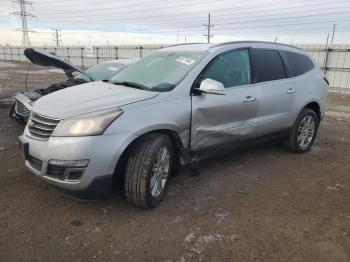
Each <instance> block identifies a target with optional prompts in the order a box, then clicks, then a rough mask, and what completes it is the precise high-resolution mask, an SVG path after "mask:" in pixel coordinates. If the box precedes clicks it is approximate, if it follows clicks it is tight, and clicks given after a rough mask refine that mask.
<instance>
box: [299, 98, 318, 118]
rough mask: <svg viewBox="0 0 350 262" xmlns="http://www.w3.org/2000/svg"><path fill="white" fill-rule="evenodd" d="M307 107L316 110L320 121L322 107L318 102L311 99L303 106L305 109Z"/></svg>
mask: <svg viewBox="0 0 350 262" xmlns="http://www.w3.org/2000/svg"><path fill="white" fill-rule="evenodd" d="M305 108H309V109H311V110H313V111H315V113H316V115H317V118H318V122H320V121H321V107H320V105H319V103H318V102H316V101H311V102H309V103H307V104H306V105H305V106H304V107H303V109H305Z"/></svg>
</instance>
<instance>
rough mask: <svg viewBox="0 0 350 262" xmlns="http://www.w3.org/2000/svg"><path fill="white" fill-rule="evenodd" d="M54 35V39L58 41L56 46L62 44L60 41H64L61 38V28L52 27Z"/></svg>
mask: <svg viewBox="0 0 350 262" xmlns="http://www.w3.org/2000/svg"><path fill="white" fill-rule="evenodd" d="M51 30H52V31H53V32H52V35H53V37H54V38H53V39H52V40H53V41H54V42H55V43H56V46H60V43H62V40H60V37H62V35H61V34H60V32H61V29H51Z"/></svg>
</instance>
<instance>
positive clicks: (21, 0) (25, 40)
mask: <svg viewBox="0 0 350 262" xmlns="http://www.w3.org/2000/svg"><path fill="white" fill-rule="evenodd" d="M12 3H15V4H19V6H20V9H21V10H20V11H19V12H18V11H17V12H13V13H10V15H11V14H12V15H13V16H15V17H16V18H19V17H20V18H21V21H22V28H21V29H16V31H21V32H22V46H23V47H29V46H31V44H30V39H29V34H28V32H34V31H33V30H30V29H29V28H28V18H29V19H31V18H33V17H35V15H33V14H31V13H28V12H27V10H26V6H27V5H30V6H32V2H30V1H26V0H12Z"/></svg>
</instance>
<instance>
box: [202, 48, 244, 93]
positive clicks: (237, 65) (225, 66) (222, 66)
mask: <svg viewBox="0 0 350 262" xmlns="http://www.w3.org/2000/svg"><path fill="white" fill-rule="evenodd" d="M207 78H210V79H213V80H216V81H218V82H220V83H222V84H223V85H224V87H225V88H226V87H234V86H240V85H247V84H250V57H249V51H248V50H246V49H242V50H234V51H231V52H227V53H224V54H221V55H219V56H217V57H216V58H215V59H214V60H213V61H212V62H211V63H210V64H209V66H208V67H207V69H206V70H205V72H204V74H203V75H202V78H201V79H202V80H205V79H207Z"/></svg>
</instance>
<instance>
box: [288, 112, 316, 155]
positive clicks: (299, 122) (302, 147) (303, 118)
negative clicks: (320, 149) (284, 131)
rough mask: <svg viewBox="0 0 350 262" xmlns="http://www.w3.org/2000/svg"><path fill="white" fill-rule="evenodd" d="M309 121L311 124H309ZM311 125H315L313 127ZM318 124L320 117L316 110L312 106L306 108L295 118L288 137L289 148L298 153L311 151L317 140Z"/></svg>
mask: <svg viewBox="0 0 350 262" xmlns="http://www.w3.org/2000/svg"><path fill="white" fill-rule="evenodd" d="M309 121H310V122H309ZM307 123H310V124H309V125H307ZM312 123H313V124H312ZM305 126H306V128H305ZM311 126H313V129H312V128H311ZM318 126H319V119H318V117H317V114H316V112H315V111H313V110H312V109H310V108H304V109H303V111H301V112H300V114H299V115H298V117H297V119H296V120H295V122H294V125H293V128H292V131H291V133H290V135H289V137H288V141H287V146H288V148H289V150H290V151H292V152H294V153H298V154H301V153H305V152H307V151H309V150H310V148H311V147H312V145H313V144H314V142H315V139H316V135H317V130H318ZM303 141H304V142H303Z"/></svg>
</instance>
